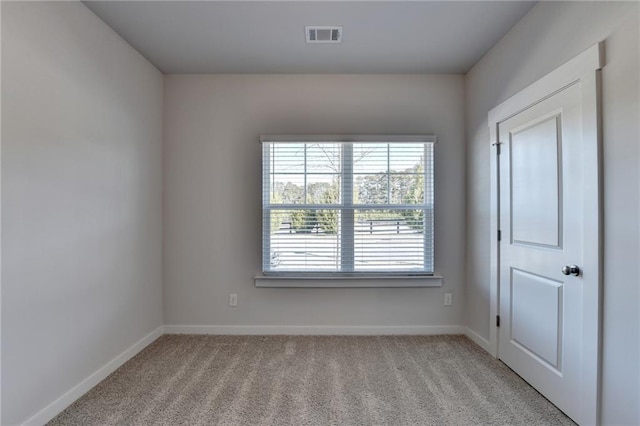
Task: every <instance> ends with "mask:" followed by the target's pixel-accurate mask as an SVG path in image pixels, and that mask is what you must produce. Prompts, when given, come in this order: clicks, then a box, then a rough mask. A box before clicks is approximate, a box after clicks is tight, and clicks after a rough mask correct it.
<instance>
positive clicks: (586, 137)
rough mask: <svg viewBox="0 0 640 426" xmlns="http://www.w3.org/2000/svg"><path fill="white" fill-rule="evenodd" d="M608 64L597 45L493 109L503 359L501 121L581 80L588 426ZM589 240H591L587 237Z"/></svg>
mask: <svg viewBox="0 0 640 426" xmlns="http://www.w3.org/2000/svg"><path fill="white" fill-rule="evenodd" d="M603 65H604V43H603V42H601V43H598V44H595V45H593V46H591V47H590V48H589V49H587V50H585V51H584V52H582V53H581V54H580V55H578V56H576V57H575V58H573V59H572V60H570V61H569V62H567V63H565V64H564V65H562V66H560V67H559V68H557V69H555V70H554V71H552V72H551V73H549V74H547V75H546V76H544V77H542V78H541V79H539V80H538V81H536V82H535V83H533V84H531V85H530V86H528V87H526V88H525V89H523V90H522V91H521V92H519V93H517V94H516V95H514V96H513V97H511V98H509V99H507V100H506V101H504V102H503V103H501V104H500V105H498V106H496V107H495V108H494V109H492V110H491V111H489V114H488V123H489V135H490V144H491V145H490V146H491V156H490V158H491V160H490V170H491V180H490V186H491V195H490V197H491V198H490V206H491V225H490V235H491V238H490V241H491V243H490V262H491V264H490V271H491V272H490V309H489V324H490V326H489V351H490V353H491V354H492V355H493V356H494V357H498V355H499V354H498V325H497V317H498V315H500V311H499V307H500V303H499V300H500V299H499V297H500V281H499V280H500V247H499V242H498V233H499V230H500V175H499V170H500V168H499V165H500V164H499V161H500V156H499V149H500V148H499V146H500V141H499V140H498V125H499V123H501V122H503V121H505V120H507V119H509V118H511V117H513V116H514V115H516V114H518V113H520V112H522V111H523V110H526V109H527V108H529V107H531V106H532V105H535V104H536V103H538V102H540V101H542V100H544V99H546V98H548V97H550V96H552V95H554V94H556V93H557V92H559V91H561V90H562V89H563V88H565V87H567V86H569V85H571V84H574V83H575V82H576V81H580V84H581V88H582V91H581V94H582V105H581V107H582V119H583V120H582V138H583V144H584V152H583V153H584V161H583V168H584V173H583V177H584V185H583V188H584V193H583V196H584V205H583V212H584V216H583V220H584V225H583V226H584V235H585V242H586V244H585V247H584V262H585V265H589V269H590V270H593V271H595V273H594V274H592V276H593V277H594V278H593V279H592V280H591V281H589V282H584V286H585V289H584V300H583V307H584V309H583V318H582V323H583V324H582V351H581V352H582V356H583V359H582V367H581V373H582V374H581V376H582V378H583V383H582V384H583V386H582V388H581V389H580V393H581V395H580V400H581V406H582V413H583V418H582V419H579V422H580V423H583V424H599V422H600V387H601V386H600V382H601V380H600V379H601V363H600V360H601V333H602V331H601V330H602V328H601V324H602V318H601V315H602V254H603V250H602V241H603V239H602V229H603V228H602V165H601V158H602V155H601V151H602V132H601V129H602V125H601V106H600V105H601V95H600V92H601V83H600V81H601V78H600V70H601V69H602V67H603ZM587 238H588V240H589V241H586V239H587Z"/></svg>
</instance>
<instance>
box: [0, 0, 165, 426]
mask: <svg viewBox="0 0 640 426" xmlns="http://www.w3.org/2000/svg"><path fill="white" fill-rule="evenodd" d="M162 94H163V77H162V75H161V74H160V72H158V71H157V70H156V69H155V68H154V67H153V66H152V65H150V64H149V63H148V62H147V61H146V60H145V59H144V58H142V57H141V56H140V55H139V54H138V53H137V52H136V51H134V50H133V49H132V48H131V47H130V46H129V45H128V44H126V43H125V42H124V41H123V40H122V39H121V38H120V37H118V36H117V35H116V34H115V33H114V32H113V31H112V30H110V29H109V28H108V27H107V26H106V25H105V24H104V23H103V22H102V21H101V20H100V19H98V18H97V17H96V16H95V15H93V13H92V12H90V11H89V10H88V9H87V8H86V7H85V6H84V5H82V4H81V3H79V2H50V3H47V2H42V3H40V2H38V3H33V2H16V3H11V2H2V114H3V115H2V122H3V127H2V165H1V168H2V230H3V234H2V248H3V259H2V409H3V410H2V411H3V412H2V424H7V425H9V424H16V423H20V422H22V421H24V420H26V419H27V418H29V417H30V416H32V415H33V414H35V413H36V412H38V411H39V410H41V409H42V408H44V407H45V406H47V405H48V404H49V403H51V402H52V401H54V400H55V399H57V398H58V397H59V396H61V395H62V394H63V393H64V392H66V391H68V390H70V389H71V388H72V387H73V386H75V385H76V384H78V383H79V382H81V381H82V380H83V379H85V378H86V377H87V376H89V375H90V374H91V373H93V372H94V371H96V370H97V369H98V368H100V367H102V366H103V365H105V364H106V363H107V362H108V361H109V360H111V359H112V358H114V357H115V356H116V355H118V354H120V353H121V352H122V351H124V350H125V349H127V348H129V347H130V346H131V345H133V344H134V343H136V342H137V341H138V340H139V339H141V338H142V337H143V336H145V335H147V334H148V333H150V332H151V331H152V330H154V329H155V328H157V327H158V326H160V325H161V324H162V265H161V261H162V187H161V183H162V168H161V166H162V142H161V140H162V123H161V121H162Z"/></svg>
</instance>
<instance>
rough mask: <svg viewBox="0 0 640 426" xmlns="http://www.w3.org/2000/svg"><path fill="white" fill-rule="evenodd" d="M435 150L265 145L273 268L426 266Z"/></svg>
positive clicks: (409, 145) (394, 146) (403, 146)
mask: <svg viewBox="0 0 640 426" xmlns="http://www.w3.org/2000/svg"><path fill="white" fill-rule="evenodd" d="M431 156H432V144H425V143H352V144H341V143H271V144H268V147H266V148H265V170H268V174H267V173H265V191H268V194H267V197H268V198H267V199H268V200H269V202H268V204H267V205H266V206H265V207H266V208H265V215H267V216H268V217H265V220H267V219H268V224H269V233H268V234H269V240H268V242H269V246H270V247H269V253H270V254H269V258H270V260H269V262H270V264H269V268H268V269H270V270H301V271H304V270H316V269H317V270H335V271H344V270H353V271H357V270H382V269H400V270H402V269H411V270H415V269H418V270H423V269H425V267H426V266H425V249H426V250H427V251H429V253H427V254H430V250H431V244H426V243H425V227H427V229H426V231H427V234H428V236H429V241H427V243H429V242H430V239H431V222H432V220H431V216H432V214H431V212H432V207H433V206H432V178H431V175H432V174H431V173H430V172H429V173H426V172H425V168H427V167H428V168H429V169H430V168H431ZM427 157H428V158H427ZM429 171H430V170H429ZM425 177H426V178H427V181H425ZM425 191H426V192H427V193H426V194H425ZM425 214H428V215H429V217H427V218H425ZM425 219H427V220H425ZM345 253H347V254H348V253H352V254H350V255H349V256H347V257H351V258H350V259H346V260H345ZM345 262H346V263H347V265H345V264H344V263H345Z"/></svg>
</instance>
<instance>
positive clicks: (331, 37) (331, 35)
mask: <svg viewBox="0 0 640 426" xmlns="http://www.w3.org/2000/svg"><path fill="white" fill-rule="evenodd" d="M304 30H305V31H304V32H305V33H306V36H307V43H342V27H318V26H315V27H304Z"/></svg>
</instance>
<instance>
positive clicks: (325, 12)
mask: <svg viewBox="0 0 640 426" xmlns="http://www.w3.org/2000/svg"><path fill="white" fill-rule="evenodd" d="M84 4H85V5H86V6H87V7H89V8H90V9H91V10H92V11H93V12H94V13H96V14H97V15H98V16H99V17H100V18H102V19H103V20H104V21H105V22H106V23H107V24H108V25H109V26H111V27H112V28H113V29H114V30H115V31H116V32H117V33H118V34H120V35H121V36H122V37H123V38H124V39H125V40H127V41H128V42H129V43H130V44H131V45H132V46H133V47H135V48H136V49H137V50H138V51H139V52H140V53H142V54H143V55H144V56H145V57H146V58H147V59H149V60H150V61H151V62H152V63H153V64H154V65H156V66H157V67H158V68H159V69H160V70H161V71H162V72H164V73H304V74H306V73H311V74H315V73H465V72H467V71H468V70H469V68H471V66H473V65H474V64H475V63H476V62H477V61H478V60H479V59H480V58H481V57H482V55H483V54H484V53H485V52H486V51H487V50H489V49H490V48H491V47H492V46H493V45H494V44H495V43H496V42H497V41H498V40H499V39H500V38H501V37H502V36H503V35H504V34H505V33H506V32H507V31H508V30H509V28H511V27H512V26H513V25H514V24H515V23H516V22H517V21H518V20H520V18H521V17H522V16H523V15H524V14H526V13H527V12H528V11H529V9H531V7H532V6H533V4H535V2H531V1H470V2H466V1H465V2H458V1H406V2H405V1H351V2H346V1H345V2H337V1H299V2H291V1H255V2H254V1H184V0H180V1H85V2H84ZM305 25H341V26H343V27H344V31H343V42H342V43H341V44H306V43H305V33H304V27H305Z"/></svg>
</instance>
